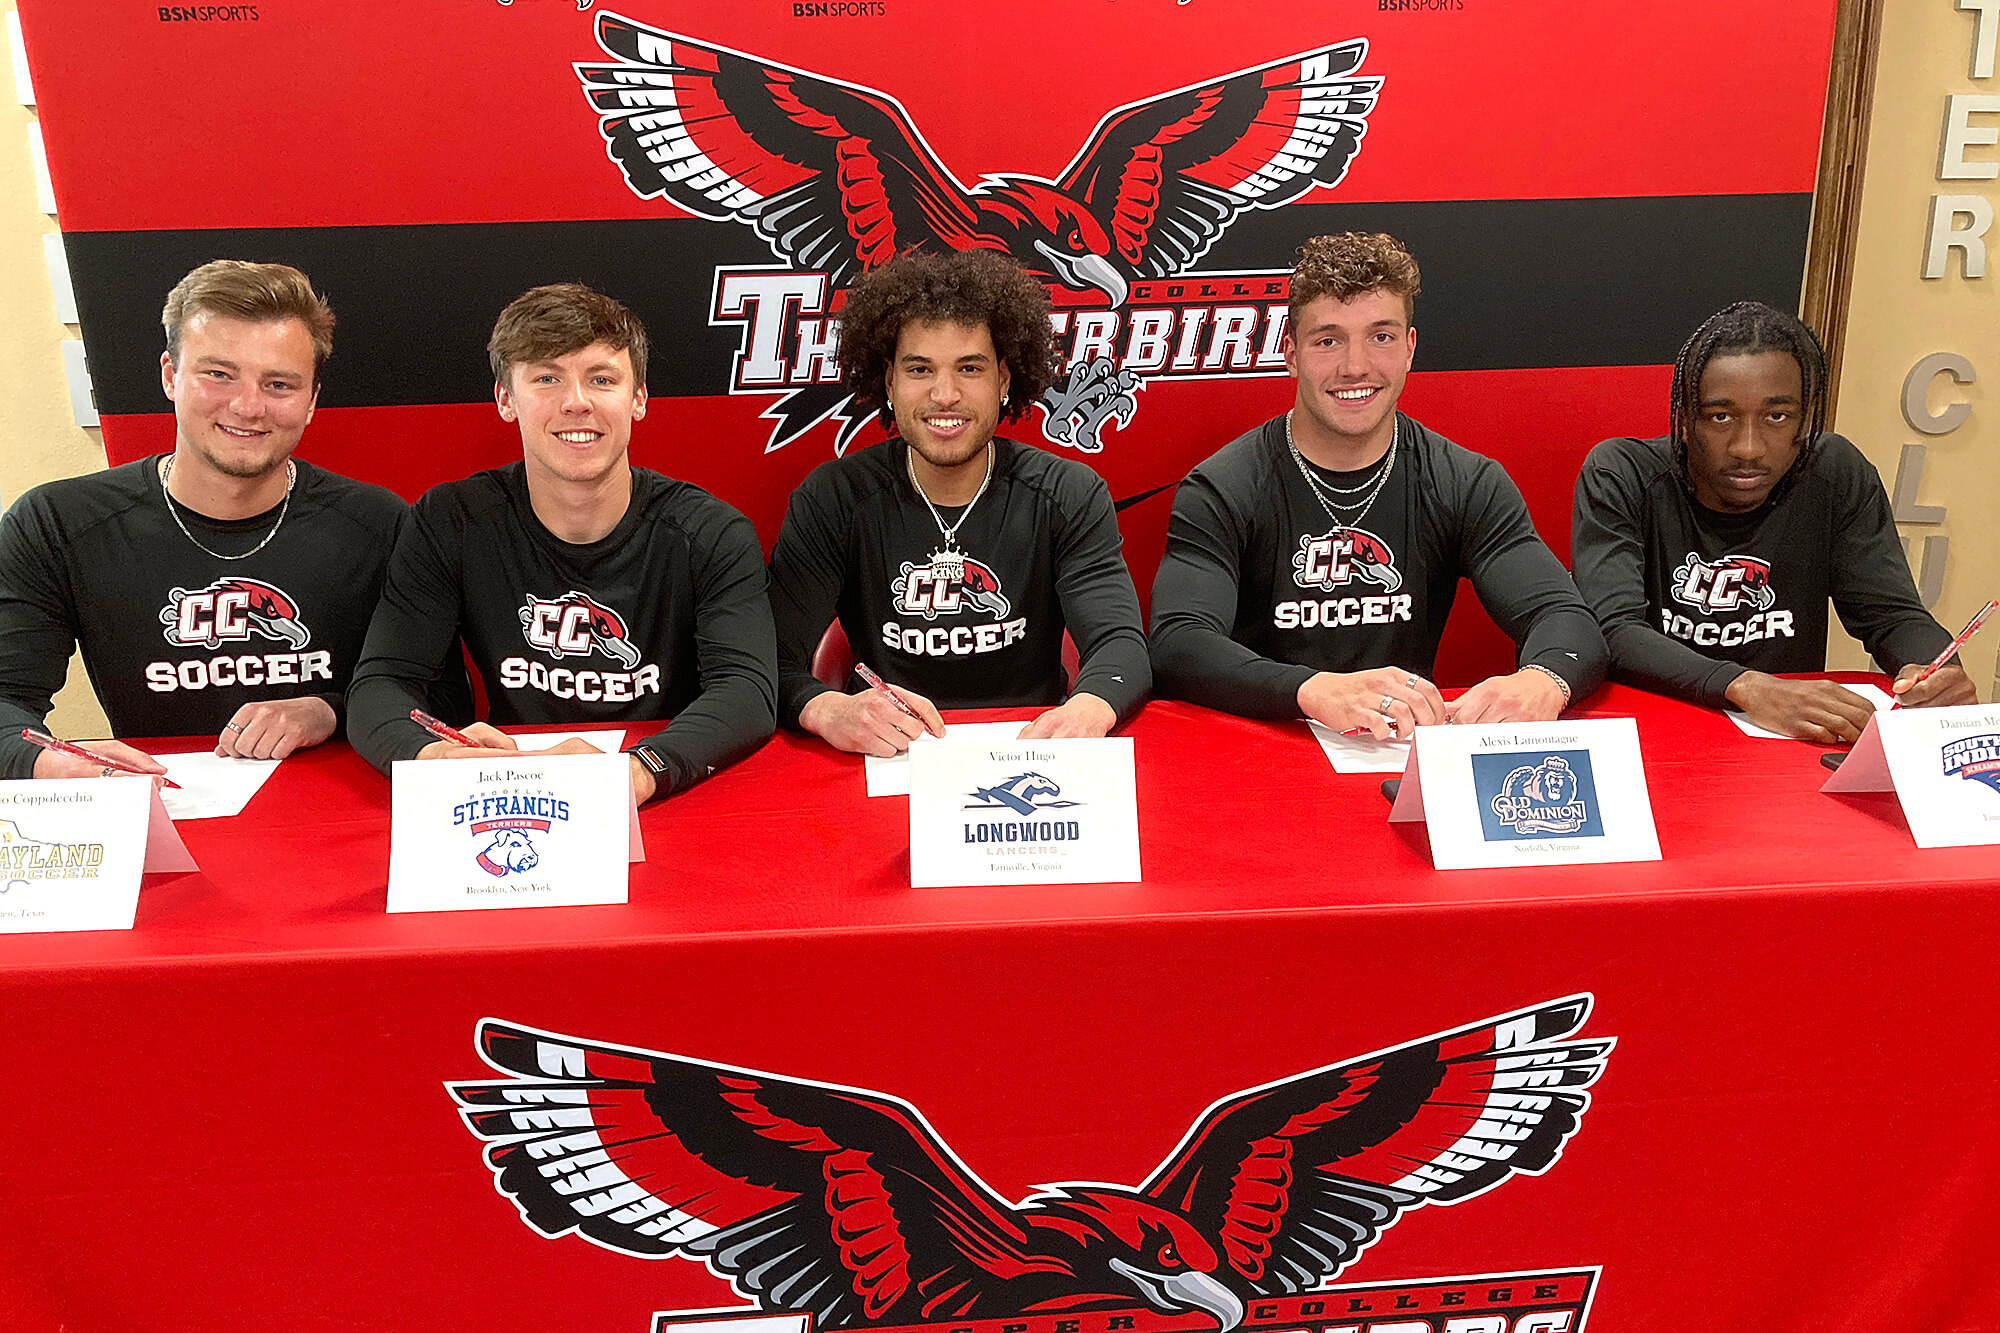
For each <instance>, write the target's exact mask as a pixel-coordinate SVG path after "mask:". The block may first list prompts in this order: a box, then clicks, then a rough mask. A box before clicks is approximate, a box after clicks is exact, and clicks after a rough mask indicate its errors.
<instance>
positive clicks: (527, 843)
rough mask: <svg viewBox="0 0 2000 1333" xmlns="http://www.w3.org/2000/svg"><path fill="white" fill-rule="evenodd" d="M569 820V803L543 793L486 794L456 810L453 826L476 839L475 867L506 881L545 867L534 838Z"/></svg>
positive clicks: (453, 810) (458, 805)
mask: <svg viewBox="0 0 2000 1333" xmlns="http://www.w3.org/2000/svg"><path fill="white" fill-rule="evenodd" d="M568 820H569V802H568V801H565V800H561V799H559V798H557V797H555V796H552V795H550V794H549V793H548V792H545V791H542V792H537V791H522V790H515V791H504V792H486V793H483V794H481V795H478V796H473V797H470V798H468V799H466V800H463V801H460V802H459V803H458V804H457V805H455V806H453V807H452V812H451V822H452V824H453V826H454V827H462V828H464V829H465V830H466V831H467V832H468V833H470V834H471V835H472V841H473V844H474V846H475V847H477V849H478V850H477V851H475V852H474V854H473V858H472V859H473V863H474V864H475V865H477V866H478V867H479V868H480V869H481V870H484V871H485V872H486V873H487V874H489V875H492V876H494V877H495V878H502V879H504V878H505V877H506V876H508V875H518V874H521V873H522V872H524V871H528V870H533V869H534V868H535V867H536V866H537V865H539V864H540V863H541V859H542V858H541V853H540V852H538V851H537V850H536V849H535V842H534V838H533V836H531V835H534V834H541V833H547V832H548V831H549V830H550V829H551V828H553V827H554V826H555V825H557V824H561V823H567V822H568Z"/></svg>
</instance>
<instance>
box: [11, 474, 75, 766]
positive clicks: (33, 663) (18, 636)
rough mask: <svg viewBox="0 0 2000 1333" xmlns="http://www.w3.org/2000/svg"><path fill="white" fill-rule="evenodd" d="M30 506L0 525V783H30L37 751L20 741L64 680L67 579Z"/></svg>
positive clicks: (53, 537) (71, 633)
mask: <svg viewBox="0 0 2000 1333" xmlns="http://www.w3.org/2000/svg"><path fill="white" fill-rule="evenodd" d="M42 517H43V516H42V514H41V513H40V511H39V510H38V509H36V508H35V507H34V506H33V505H31V504H16V505H15V506H14V508H13V509H12V510H11V511H10V512H9V513H8V514H7V516H6V517H5V518H4V519H0V777H5V778H31V777H33V776H34V775H35V756H37V755H38V754H40V753H41V751H40V750H37V749H36V748H35V747H34V746H32V745H30V744H28V742H26V741H24V740H22V739H21V731H22V729H23V728H24V727H33V728H36V729H38V730H39V729H40V728H41V726H42V724H43V722H44V721H46V719H47V718H48V715H49V709H50V707H51V706H52V704H53V701H54V698H55V693H56V691H57V690H60V689H61V688H62V687H63V681H64V680H65V679H67V677H68V675H69V658H70V654H71V653H72V652H73V651H75V649H76V627H75V625H74V624H73V623H72V622H71V620H70V617H69V615H68V613H67V611H66V609H65V608H67V607H70V606H73V605H74V604H75V600H74V597H73V596H72V595H71V593H70V592H69V591H68V589H67V586H66V585H67V580H66V579H65V578H64V577H63V575H62V572H61V571H60V570H58V569H56V568H54V567H53V566H52V565H51V563H50V561H49V559H48V555H49V553H50V552H52V551H54V550H57V549H59V543H60V536H59V534H56V533H54V532H51V531H49V530H48V529H47V528H45V527H44V525H43V522H42Z"/></svg>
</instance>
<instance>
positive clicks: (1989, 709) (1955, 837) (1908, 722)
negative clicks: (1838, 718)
mask: <svg viewBox="0 0 2000 1333" xmlns="http://www.w3.org/2000/svg"><path fill="white" fill-rule="evenodd" d="M1820 790H1821V791H1830V792H1845V791H1892V790H1893V791H1894V792H1895V793H1896V799H1897V800H1898V801H1900V802H1902V805H1903V817H1904V818H1905V819H1907V820H1909V822H1910V836H1911V837H1913V838H1915V839H1916V842H1917V846H1919V847H1980V846H1986V845H1989V844H1992V843H2000V704H1962V705H1960V706H1958V707H1956V708H1899V709H1897V710H1895V711H1894V712H1886V713H1877V714H1876V715H1875V716H1874V717H1872V718H1870V719H1869V720H1868V729H1867V730H1866V731H1863V732H1862V733H1861V739H1860V740H1858V741H1856V742H1855V743H1854V749H1853V750H1852V751H1851V752H1849V754H1848V756H1847V758H1846V760H1845V761H1844V762H1842V764H1841V765H1840V767H1839V768H1837V769H1835V770H1834V771H1833V776H1832V777H1830V778H1828V779H1827V780H1826V782H1825V783H1824V784H1823V785H1821V787H1820Z"/></svg>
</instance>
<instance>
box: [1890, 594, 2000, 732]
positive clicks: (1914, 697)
mask: <svg viewBox="0 0 2000 1333" xmlns="http://www.w3.org/2000/svg"><path fill="white" fill-rule="evenodd" d="M1996 608H2000V598H1995V599H1993V600H1990V601H1988V602H1987V603H1986V605H1984V606H1982V607H1980V608H1979V610H1978V612H1977V613H1976V614H1975V615H1974V616H1973V617H1972V619H1971V620H1970V621H1968V622H1967V623H1966V626H1965V628H1964V629H1962V630H1960V631H1959V632H1958V635H1957V637H1956V638H1954V639H1953V640H1952V641H1951V642H1950V643H1948V644H1946V645H1945V646H1944V651H1943V652H1941V653H1939V654H1938V655H1937V656H1936V657H1934V658H1932V659H1931V661H1930V665H1929V666H1926V667H1924V668H1923V669H1922V670H1918V671H1916V672H1915V674H1914V675H1911V674H1910V673H1911V672H1912V671H1913V670H1915V668H1914V667H1904V668H1903V672H1902V674H1901V675H1900V676H1899V677H1898V679H1897V680H1896V683H1895V684H1894V685H1893V686H1892V687H1891V689H1892V690H1893V691H1894V693H1895V695H1896V707H1898V708H1903V707H1906V706H1907V707H1910V708H1921V707H1925V706H1938V705H1948V704H1970V703H1977V702H1979V695H1978V692H1977V691H1976V690H1974V689H1973V687H1972V679H1971V677H1969V676H1967V675H1966V674H1965V671H1964V669H1963V668H1961V667H1950V668H1948V669H1947V667H1946V663H1948V662H1950V661H1951V659H1952V658H1953V657H1955V656H1957V654H1958V650H1959V649H1961V648H1963V647H1965V645H1966V643H1967V642H1968V641H1969V640H1970V639H1971V638H1972V636H1973V635H1975V634H1977V633H1979V630H1980V627H1981V626H1983V625H1985V623H1986V619H1987V617H1988V616H1990V615H1992V614H1993V612H1994V610H1995V609H1996ZM1932 677H1937V680H1936V682H1935V683H1934V684H1930V685H1929V687H1928V688H1920V687H1923V686H1925V685H1926V683H1927V682H1930V681H1931V679H1932Z"/></svg>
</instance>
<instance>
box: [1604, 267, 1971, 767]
mask: <svg viewBox="0 0 2000 1333" xmlns="http://www.w3.org/2000/svg"><path fill="white" fill-rule="evenodd" d="M1669 410H1670V419H1671V422H1672V429H1671V431H1670V432H1669V433H1668V434H1666V435H1664V436H1660V437H1658V438H1656V439H1651V440H1640V439H1633V438H1630V437H1627V438H1621V439H1614V440H1606V441H1604V443H1602V444H1600V445H1598V446H1597V447H1596V448H1595V449H1593V450H1591V451H1590V456H1589V457H1588V458H1586V459H1585V460H1584V464H1583V471H1582V473H1581V474H1579V475H1578V477H1577V479H1576V508H1575V540H1574V551H1575V566H1576V583H1577V587H1579V588H1581V589H1582V590H1583V595H1584V597H1585V598H1586V599H1587V600H1588V601H1589V602H1590V605H1591V609H1592V610H1594V611H1595V612H1596V613H1597V618H1598V619H1599V620H1600V621H1601V622H1602V623H1603V625H1604V634H1605V637H1606V638H1607V639H1608V640H1609V641H1610V644H1611V662H1612V670H1613V671H1614V672H1616V673H1617V674H1618V676H1619V678H1620V679H1623V680H1628V681H1630V682H1632V683H1633V684H1636V685H1643V686H1645V687H1646V688H1647V689H1651V690H1658V691H1659V692H1661V693H1663V694H1671V695H1674V696H1675V697H1677V698H1683V699H1690V700H1693V701H1694V702H1696V703H1701V704H1706V705H1708V706H1709V707H1711V708H1721V707H1724V706H1731V707H1735V708H1739V709H1741V710H1743V712H1744V714H1745V715H1747V716H1748V717H1749V718H1750V720H1751V721H1753V722H1755V723H1757V724H1758V725H1759V726H1761V727H1764V728H1766V729H1767V730H1771V731H1777V732H1782V733H1784V734H1785V735H1788V736H1797V737H1800V738H1801V739H1805V740H1813V741H1819V742H1821V743H1822V744H1827V743H1832V742H1837V741H1852V740H1855V739H1856V738H1858V737H1859V736H1860V734H1861V730H1862V728H1864V727H1866V726H1867V725H1868V719H1869V717H1870V716H1871V715H1872V714H1873V713H1874V708H1873V707H1872V706H1871V705H1870V704H1869V702H1868V701H1867V700H1866V699H1864V698H1862V697H1861V696H1860V695H1858V694H1856V693H1855V692H1854V691H1852V690H1849V689H1846V688H1844V687H1842V686H1840V685H1837V684H1835V683H1834V682H1832V681H1829V680H1783V679H1780V678H1779V677H1778V676H1777V675H1775V674H1773V673H1776V672H1808V671H1823V670H1825V669H1826V631H1827V624H1826V609H1827V603H1828V602H1829V600H1830V601H1831V602H1832V604H1833V605H1834V607H1835V608H1836V609H1837V610H1838V611H1839V612H1840V620H1841V623H1842V624H1843V625H1845V626H1846V627H1847V628H1848V631H1849V632H1850V633H1852V634H1853V635H1854V636H1855V637H1856V638H1858V639H1860V640H1861V642H1862V645H1863V646H1864V647H1866V648H1867V650H1868V652H1869V654H1870V655H1871V656H1872V657H1874V659H1875V660H1876V661H1877V662H1879V663H1881V664H1882V666H1883V667H1884V668H1886V669H1887V670H1889V671H1891V672H1894V673H1896V675H1897V680H1896V685H1895V689H1896V693H1897V695H1898V697H1899V698H1900V699H1901V700H1902V702H1903V703H1904V704H1905V705H1909V706H1919V705H1925V704H1934V705H1935V704H1966V703H1976V702H1977V701H1978V698H1977V695H1976V693H1975V692H1974V690H1973V687H1972V681H1971V679H1970V678H1968V677H1967V676H1966V674H1965V672H1964V670H1963V669H1962V668H1960V667H1959V666H1958V665H1957V664H1956V663H1950V664H1947V665H1946V666H1944V667H1941V668H1940V669H1939V670H1938V671H1937V672H1936V673H1934V674H1933V675H1932V676H1931V678H1930V679H1929V680H1927V681H1925V682H1924V683H1923V684H1921V685H1917V684H1916V683H1915V679H1916V677H1917V675H1918V674H1919V673H1920V672H1921V671H1922V670H1923V668H1924V667H1925V666H1927V665H1929V664H1930V661H1931V659H1932V658H1934V657H1936V656H1937V654H1938V653H1939V652H1941V651H1943V649H1944V647H1945V645H1946V644H1948V643H1950V642H1951V635H1950V634H1949V633H1948V632H1947V631H1946V630H1945V628H1944V627H1943V626H1942V625H1940V624H1938V623H1937V621H1936V620H1934V619H1932V617H1931V614H1930V612H1928V611H1926V610H1925V609H1924V605H1923V601H1922V599H1921V598H1919V597H1918V596H1917V589H1916V584H1915V582H1914V581H1913V580H1912V579H1911V578H1910V566H1909V562H1908V561H1907V560H1905V559H1904V558H1903V552H1902V550H1901V548H1900V547H1899V545H1898V544H1897V540H1896V522H1895V517H1894V514H1893V512H1892V511H1891V509H1890V507H1889V497H1888V495H1887V494H1886V493H1885V492H1884V490H1883V489H1882V478H1881V477H1880V476H1879V475H1878V474H1877V473H1876V471H1875V469H1874V467H1873V466H1871V465H1870V464H1869V462H1868V460H1867V459H1866V458H1864V457H1863V456H1862V455H1861V451H1860V450H1858V449H1856V448H1855V447H1854V446H1853V445H1852V444H1850V443H1849V442H1848V441H1847V440H1846V439H1844V438H1843V437H1841V436H1839V435H1835V434H1833V433H1832V432H1830V431H1828V430H1827V429H1826V412H1827V372H1826V353H1825V351H1824V350H1823V349H1822V348H1821V346H1820V341H1819V338H1818V336H1817V335H1815V334H1814V333H1813V331H1812V330H1811V329H1810V328H1808V327H1807V326H1806V325H1805V324H1803V323H1801V322H1800V321H1799V320H1798V319H1796V318H1794V317H1793V316H1791V315H1788V314H1786V313H1785V312H1783V311H1781V310H1774V309H1773V308H1771V307H1770V306H1767V305H1763V304H1761V303H1759V302H1756V301H1740V302H1738V303H1737V304H1735V305H1732V306H1729V307H1727V308H1726V309H1723V310H1720V311H1717V312H1716V313H1715V314H1714V315H1711V316H1710V317H1709V318H1708V319H1707V320H1706V321H1705V322H1704V323H1703V324H1702V326H1701V327H1700V328H1698V329H1696V330H1695V331H1694V333H1693V335H1692V336H1690V337H1689V338H1688V340H1687V343H1686V344H1685V345H1684V346H1683V347H1682V348H1681V352H1680V356H1679V357H1678V358H1677V359H1676V360H1675V362H1674V378H1673V387H1672V390H1671V397H1670V399H1669Z"/></svg>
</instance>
